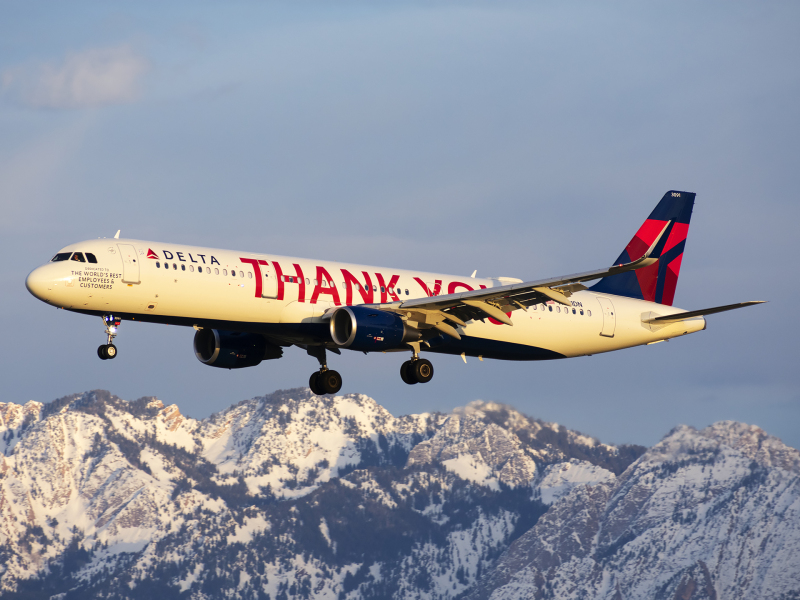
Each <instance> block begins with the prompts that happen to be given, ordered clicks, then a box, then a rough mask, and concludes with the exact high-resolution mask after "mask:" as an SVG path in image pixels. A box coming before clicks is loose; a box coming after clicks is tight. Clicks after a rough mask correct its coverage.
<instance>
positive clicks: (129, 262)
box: [117, 244, 140, 283]
mask: <svg viewBox="0 0 800 600" xmlns="http://www.w3.org/2000/svg"><path fill="white" fill-rule="evenodd" d="M117 248H119V254H120V257H122V283H140V280H139V256H138V255H137V254H136V248H134V247H133V246H132V245H131V244H117Z"/></svg>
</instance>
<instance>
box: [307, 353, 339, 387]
mask: <svg viewBox="0 0 800 600" xmlns="http://www.w3.org/2000/svg"><path fill="white" fill-rule="evenodd" d="M306 352H308V354H310V355H311V356H313V357H314V358H316V359H317V360H318V361H319V371H316V372H314V373H312V374H311V377H310V378H309V379H308V387H310V388H311V391H312V392H313V393H314V394H315V395H317V396H322V395H323V394H335V393H336V392H338V391H339V390H340V389H342V376H341V375H339V373H338V372H337V371H333V370H331V369H329V368H328V364H327V360H326V358H325V347H324V346H309V347H308V348H306Z"/></svg>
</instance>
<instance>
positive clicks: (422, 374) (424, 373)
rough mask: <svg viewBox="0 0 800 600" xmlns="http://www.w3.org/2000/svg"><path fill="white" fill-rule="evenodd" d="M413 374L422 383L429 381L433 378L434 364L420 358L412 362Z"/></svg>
mask: <svg viewBox="0 0 800 600" xmlns="http://www.w3.org/2000/svg"><path fill="white" fill-rule="evenodd" d="M410 371H411V374H412V375H413V376H414V379H416V380H417V381H418V382H420V383H428V382H429V381H430V380H431V379H433V365H432V364H431V361H429V360H425V359H424V358H420V359H419V360H415V361H413V362H412V363H411V369H410Z"/></svg>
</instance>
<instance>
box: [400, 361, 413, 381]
mask: <svg viewBox="0 0 800 600" xmlns="http://www.w3.org/2000/svg"><path fill="white" fill-rule="evenodd" d="M413 364H414V363H413V362H412V361H410V360H407V361H406V362H404V363H403V364H402V365H400V379H402V380H403V382H404V383H407V384H408V385H414V384H415V383H417V380H416V379H414V373H413V372H412V369H413V368H414V367H413V366H412V365H413Z"/></svg>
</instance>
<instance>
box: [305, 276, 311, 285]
mask: <svg viewBox="0 0 800 600" xmlns="http://www.w3.org/2000/svg"><path fill="white" fill-rule="evenodd" d="M306 285H311V280H310V279H309V278H308V277H306Z"/></svg>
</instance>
